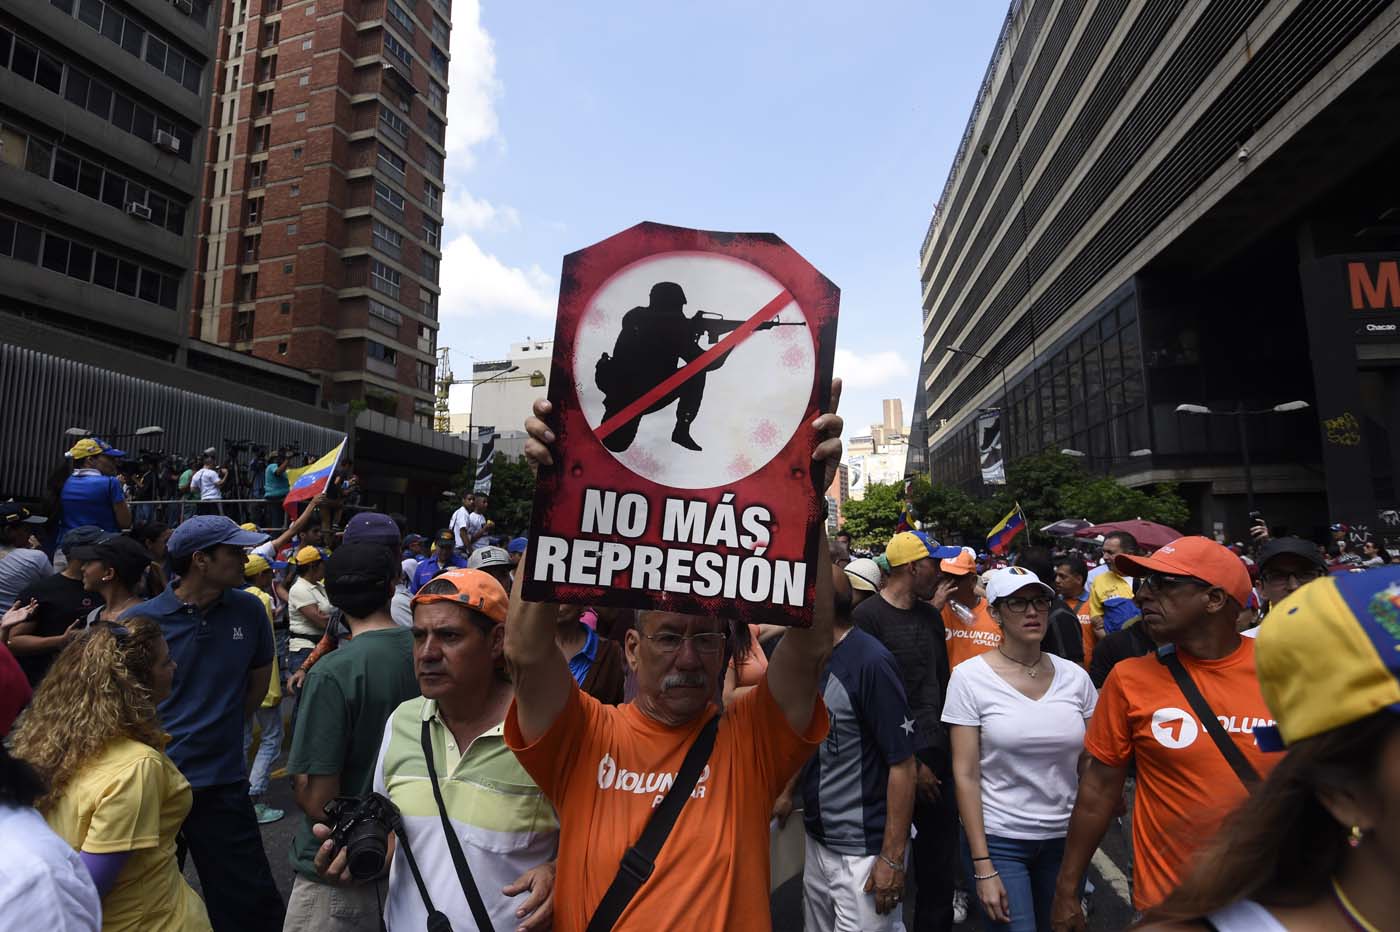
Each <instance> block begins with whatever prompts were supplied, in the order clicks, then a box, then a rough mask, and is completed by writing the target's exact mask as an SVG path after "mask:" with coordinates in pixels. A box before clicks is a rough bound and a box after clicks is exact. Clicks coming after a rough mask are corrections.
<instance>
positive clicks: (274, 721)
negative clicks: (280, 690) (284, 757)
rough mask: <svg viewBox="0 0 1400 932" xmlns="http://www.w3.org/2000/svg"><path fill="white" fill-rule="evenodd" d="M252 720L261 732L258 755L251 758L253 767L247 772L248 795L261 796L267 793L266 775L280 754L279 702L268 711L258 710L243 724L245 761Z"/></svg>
mask: <svg viewBox="0 0 1400 932" xmlns="http://www.w3.org/2000/svg"><path fill="white" fill-rule="evenodd" d="M254 720H256V721H257V723H258V728H260V729H261V730H262V737H261V738H260V739H258V754H257V756H256V757H254V758H253V765H252V767H251V768H250V769H249V771H248V795H249V796H262V795H263V794H264V793H266V792H267V786H268V774H270V773H272V765H273V764H274V763H276V761H277V756H278V755H279V754H281V753H282V704H281V703H280V702H279V703H278V704H277V705H275V706H273V707H272V708H270V709H264V708H259V709H258V710H257V711H256V712H254V713H253V718H251V719H249V720H248V721H246V722H244V723H243V757H244V758H245V759H246V758H247V757H248V748H249V747H251V746H252V744H253V721H254Z"/></svg>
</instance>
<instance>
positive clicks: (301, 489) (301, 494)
mask: <svg viewBox="0 0 1400 932" xmlns="http://www.w3.org/2000/svg"><path fill="white" fill-rule="evenodd" d="M344 452H345V441H344V440H341V441H340V443H338V444H336V446H335V449H333V450H331V451H330V452H329V453H327V454H326V455H325V456H323V457H321V458H320V459H318V460H317V461H316V462H314V463H312V464H311V465H310V466H302V467H300V468H297V469H288V470H287V482H288V483H290V484H291V488H290V489H289V490H288V491H287V497H286V498H285V499H283V500H282V510H283V511H285V512H287V514H289V515H293V514H295V513H296V509H294V508H292V507H291V506H292V505H294V504H296V503H297V502H302V501H306V500H308V499H312V498H315V497H316V496H317V495H320V494H321V493H322V492H324V491H325V490H326V483H328V482H330V479H331V476H333V475H335V468H336V467H337V466H339V465H340V456H341V454H342V453H344Z"/></svg>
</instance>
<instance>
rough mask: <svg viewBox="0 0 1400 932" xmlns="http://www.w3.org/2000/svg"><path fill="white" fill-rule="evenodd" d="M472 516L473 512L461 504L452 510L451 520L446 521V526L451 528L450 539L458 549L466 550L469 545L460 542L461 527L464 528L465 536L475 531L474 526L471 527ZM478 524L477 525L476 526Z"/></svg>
mask: <svg viewBox="0 0 1400 932" xmlns="http://www.w3.org/2000/svg"><path fill="white" fill-rule="evenodd" d="M473 517H474V514H473V513H472V512H470V511H467V506H466V505H463V506H461V507H460V508H458V509H457V510H456V511H454V512H452V520H451V521H450V522H449V523H448V525H447V526H448V527H449V528H451V529H452V540H453V542H454V543H456V545H457V549H458V550H466V549H468V547H469V546H470V545H468V544H464V543H462V529H463V528H466V529H467V536H469V537H470V536H471V533H472V532H473V531H475V528H473V527H472V523H471V519H472V518H473ZM479 526H480V525H478V527H479Z"/></svg>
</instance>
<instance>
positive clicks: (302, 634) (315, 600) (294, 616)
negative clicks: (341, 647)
mask: <svg viewBox="0 0 1400 932" xmlns="http://www.w3.org/2000/svg"><path fill="white" fill-rule="evenodd" d="M308 605H314V606H316V607H317V608H319V609H320V610H321V612H322V613H323V614H325V615H327V616H329V615H330V613H331V600H330V598H329V597H328V596H327V595H326V587H325V586H324V585H322V584H321V583H313V582H308V581H307V580H306V579H305V578H301V577H299V578H298V579H297V581H296V582H294V583H292V588H291V591H289V592H288V593H287V628H288V629H289V630H290V631H291V638H290V639H289V640H288V641H287V649H288V650H310V649H311V648H313V647H315V646H316V642H317V641H319V640H321V635H322V634H323V633H325V629H324V628H318V627H317V626H316V625H314V624H312V623H311V622H310V621H308V620H307V619H306V616H305V615H303V614H302V613H301V610H302V609H303V608H306V607H307V606H308Z"/></svg>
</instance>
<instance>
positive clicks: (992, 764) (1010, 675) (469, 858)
mask: <svg viewBox="0 0 1400 932" xmlns="http://www.w3.org/2000/svg"><path fill="white" fill-rule="evenodd" d="M534 415H535V416H534V417H532V418H531V419H530V420H529V421H528V422H527V424H526V429H527V432H528V433H529V436H530V439H529V441H528V443H527V445H526V455H527V457H528V458H529V459H530V461H531V462H532V463H534V464H535V465H537V466H538V467H540V468H550V467H551V466H552V464H553V446H554V443H555V438H554V435H553V433H552V431H551V430H550V429H549V427H548V426H547V425H548V421H549V420H550V415H551V409H550V406H549V404H548V402H543V401H541V402H538V403H537V404H536V406H535V412H534ZM841 426H842V424H841V420H840V418H839V417H838V416H836V415H835V414H834V413H828V414H824V415H822V416H821V417H820V418H818V419H817V420H816V421H815V422H814V423H813V425H812V427H813V429H814V431H815V432H816V433H817V435H818V439H819V441H820V442H819V444H818V446H817V447H816V451H815V453H814V460H815V461H816V463H817V468H820V469H823V470H826V471H827V472H828V473H830V472H831V471H832V470H834V468H835V466H836V464H837V462H838V461H839V457H840V441H839V439H837V438H839V435H840V431H841ZM70 452H71V453H72V461H73V465H74V467H75V468H74V469H73V472H72V477H71V479H72V480H76V482H75V492H74V495H73V496H72V497H71V498H68V497H65V498H64V502H65V504H64V507H63V509H62V512H61V514H60V515H55V516H54V517H55V518H56V520H55V521H54V522H53V524H54V525H55V527H54V528H52V529H51V528H50V527H49V524H50V521H49V516H45V515H40V514H35V513H32V512H31V511H30V510H29V509H28V508H26V507H23V506H21V505H19V504H16V503H0V530H2V531H3V534H4V541H3V544H4V548H3V549H0V604H3V605H4V606H6V607H7V609H8V610H7V611H6V612H5V614H4V617H3V620H2V621H0V641H2V642H3V644H4V646H3V647H0V735H3V736H5V740H4V743H3V750H0V833H3V835H0V837H3V838H4V839H5V844H4V845H0V929H6V930H7V929H18V928H21V927H23V928H25V929H29V928H36V929H46V930H47V929H53V930H69V929H73V930H78V929H83V930H87V929H98V928H101V929H107V930H158V932H160V930H172V932H173V930H205V929H212V930H217V932H225V930H229V932H232V930H255V932H261V930H276V929H284V930H289V932H296V930H316V932H341V930H346V932H360V930H363V932H374V930H379V929H388V930H391V932H406V930H413V932H416V930H421V929H424V928H427V929H430V930H439V932H440V930H443V929H447V928H451V929H457V930H459V932H461V930H469V929H480V930H484V929H496V930H505V929H520V930H531V932H536V930H544V929H550V928H554V929H560V930H569V932H583V930H585V929H586V930H590V932H592V930H602V929H636V930H642V929H646V930H653V929H677V930H680V929H687V930H688V929H697V930H715V932H720V930H747V929H764V928H768V927H769V923H770V918H769V917H770V887H769V885H770V877H769V869H768V859H769V846H770V837H771V835H772V833H773V831H774V829H775V828H781V827H782V826H783V825H785V824H786V822H787V820H788V819H789V818H792V817H794V816H796V815H799V814H800V820H801V825H802V828H803V835H804V836H805V851H804V868H803V881H802V900H803V920H804V925H805V926H806V927H807V928H809V929H812V930H848V932H856V930H860V932H865V930H876V932H879V930H897V929H900V928H907V929H910V930H918V932H925V930H949V929H951V928H952V927H953V926H954V925H955V924H956V923H959V922H962V921H964V920H966V919H968V918H969V917H970V916H971V917H974V918H976V919H977V920H978V921H979V922H981V923H982V925H983V927H984V928H988V929H1007V930H1015V932H1029V930H1057V932H1058V930H1077V929H1085V928H1087V927H1088V920H1087V914H1088V913H1089V912H1090V911H1091V909H1092V908H1093V902H1094V897H1095V894H1094V892H1093V891H1092V889H1091V886H1090V885H1089V884H1088V879H1089V867H1090V863H1091V860H1092V859H1093V857H1094V854H1095V852H1096V851H1097V850H1098V849H1099V848H1100V845H1101V844H1102V842H1103V840H1104V837H1105V835H1106V834H1107V833H1108V832H1109V831H1110V829H1111V828H1112V827H1113V826H1114V825H1115V824H1123V825H1124V826H1125V827H1126V828H1127V830H1128V831H1129V832H1130V836H1131V856H1132V857H1131V865H1130V869H1129V875H1130V878H1131V890H1132V901H1133V902H1132V906H1133V908H1134V910H1135V912H1136V913H1137V918H1136V919H1135V921H1136V922H1140V923H1141V924H1142V926H1143V927H1145V928H1150V929H1153V930H1173V929H1177V930H1179V929H1217V930H1220V932H1235V930H1294V932H1304V930H1331V929H1339V930H1340V929H1381V928H1394V927H1395V917H1396V916H1400V903H1397V902H1396V899H1397V897H1400V891H1397V889H1396V885H1395V884H1394V882H1393V881H1394V878H1395V877H1396V875H1397V867H1400V864H1397V860H1396V859H1397V856H1398V855H1397V851H1400V825H1398V824H1397V822H1396V819H1395V813H1396V812H1397V811H1400V808H1397V807H1400V728H1397V723H1400V717H1397V716H1398V715H1400V569H1397V568H1395V567H1392V566H1388V565H1385V560H1384V559H1381V560H1375V559H1374V558H1375V557H1377V556H1379V555H1380V552H1379V549H1378V548H1371V549H1373V550H1376V551H1377V553H1375V554H1372V553H1371V552H1370V550H1364V551H1363V552H1362V553H1358V554H1356V557H1357V558H1356V559H1350V558H1349V557H1350V556H1351V549H1350V547H1348V546H1345V543H1346V539H1347V533H1348V529H1335V530H1337V533H1338V534H1339V535H1340V536H1339V537H1338V538H1337V539H1336V540H1334V541H1333V542H1332V548H1331V549H1332V552H1331V553H1330V554H1329V552H1328V549H1327V548H1326V547H1320V546H1318V545H1317V544H1316V543H1313V542H1310V541H1304V540H1301V539H1298V538H1292V537H1281V538H1278V539H1273V538H1271V537H1270V536H1269V533H1268V530H1267V528H1256V529H1254V530H1253V531H1252V540H1251V546H1250V547H1248V548H1242V547H1236V548H1231V547H1227V546H1225V545H1222V544H1220V543H1217V542H1216V541H1213V540H1209V539H1206V538H1203V537H1195V536H1184V537H1180V538H1179V539H1177V540H1174V541H1172V542H1170V543H1167V544H1165V545H1164V546H1161V547H1159V548H1156V549H1155V550H1154V551H1151V552H1149V551H1148V548H1144V547H1141V546H1139V544H1138V542H1137V541H1136V540H1135V539H1134V538H1133V537H1132V535H1130V534H1126V533H1115V534H1110V535H1108V537H1107V538H1105V539H1104V540H1103V541H1102V542H1101V546H1100V547H1099V548H1098V550H1097V552H1086V551H1085V550H1084V549H1082V548H1079V547H1064V548H1055V547H1048V546H1023V547H1021V548H1020V549H1019V551H1018V552H1017V553H1016V554H1015V555H1014V556H1013V557H1010V558H1007V559H1003V558H1000V557H997V556H995V555H988V554H979V553H978V552H977V551H975V550H973V549H971V548H966V547H961V546H947V545H943V544H941V543H940V542H939V541H937V540H935V539H933V537H931V536H930V535H929V534H927V533H924V532H922V531H919V530H909V531H902V532H899V533H896V534H894V535H893V536H892V537H891V538H890V539H889V541H888V542H887V543H886V544H884V545H883V546H882V547H880V548H877V549H878V551H879V552H878V553H872V554H869V555H861V554H857V553H854V552H853V551H852V548H851V542H850V540H849V537H846V536H843V535H841V534H838V535H837V536H836V537H835V538H833V539H832V540H831V541H829V542H827V541H825V537H824V535H823V546H822V547H820V548H819V549H818V561H817V568H816V569H817V573H816V576H815V602H814V619H813V622H812V624H811V626H810V627H807V628H783V627H779V626H769V625H746V624H738V623H733V622H730V621H727V620H725V619H723V618H718V617H709V616H692V615H682V614H673V613H668V612H661V611H640V612H637V611H632V610H630V609H627V610H623V609H617V608H612V607H606V606H591V607H589V606H579V605H553V604H546V603H533V602H527V601H525V600H523V599H522V598H521V596H520V594H519V591H518V589H517V588H516V587H518V584H519V583H520V575H521V574H520V573H519V572H518V567H519V564H520V563H521V561H522V560H523V559H525V557H526V550H527V547H528V542H527V541H526V540H525V539H524V538H518V537H517V538H511V537H508V536H506V535H505V534H503V533H501V532H500V531H499V530H498V529H497V527H496V525H495V524H494V523H493V521H492V519H491V517H490V501H489V498H488V497H487V496H485V495H476V494H475V493H472V492H468V493H465V494H463V496H462V502H461V507H460V508H458V509H457V510H456V512H454V513H453V514H452V516H451V518H450V520H448V521H447V522H446V526H444V527H443V528H441V529H440V530H437V531H436V532H435V533H432V534H431V535H427V536H425V535H422V534H418V533H409V529H408V528H407V527H406V526H405V522H404V521H403V520H402V519H400V518H397V516H393V515H387V514H381V513H378V512H374V511H368V510H360V511H356V512H355V513H353V514H351V513H349V512H347V511H345V510H344V509H341V510H340V511H339V514H338V517H339V519H343V521H342V520H337V519H335V518H332V519H331V520H327V518H326V516H327V514H328V513H331V514H334V513H335V510H336V509H337V503H336V502H335V500H333V499H331V498H328V497H326V496H318V497H317V498H316V499H314V500H312V501H311V502H310V503H309V505H308V507H307V508H306V509H305V510H303V511H302V513H301V514H300V515H299V516H298V517H297V518H296V519H295V520H293V521H292V522H291V523H290V524H289V525H288V526H287V527H286V528H277V529H276V531H275V536H273V535H271V534H268V533H265V532H264V531H263V530H261V529H259V528H258V527H257V525H255V524H253V523H245V524H242V525H240V524H238V523H237V522H235V521H234V520H233V518H232V517H230V516H228V515H224V514H219V513H212V512H211V513H204V514H192V515H188V516H185V515H182V516H181V517H180V519H179V520H178V521H177V522H175V523H174V525H173V526H167V525H165V524H159V523H156V522H155V521H154V520H146V521H143V522H140V523H137V524H135V526H134V527H133V524H132V515H131V513H130V509H127V508H125V507H123V506H124V504H125V502H126V500H127V498H126V495H125V493H124V490H123V489H122V488H121V484H120V482H116V481H115V478H114V476H113V473H112V465H113V463H114V462H115V460H116V458H117V457H116V455H115V454H119V453H120V451H113V450H112V449H111V448H110V447H108V446H107V445H106V444H103V443H102V442H101V441H99V440H96V439H95V438H87V439H84V440H83V441H81V442H79V443H78V444H77V445H75V446H74V447H73V449H72V451H70ZM277 467H278V464H277V463H276V462H269V464H268V466H267V468H268V469H269V470H275V469H277ZM264 488H269V486H267V485H265V486H264ZM271 488H272V489H273V491H274V492H275V491H276V486H271ZM283 494H284V495H285V491H284V492H283ZM277 510H278V512H279V513H280V511H281V506H280V502H279V503H278V507H277ZM51 531H52V532H53V533H50V532H51ZM46 543H47V544H48V545H50V546H51V547H52V553H53V559H52V560H51V559H50V555H49V553H48V552H46V551H45V549H44V547H45V545H46ZM1339 544H1341V545H1342V546H1339ZM1358 549H1360V548H1358ZM279 762H280V763H281V768H282V769H281V770H279V767H278V765H279ZM283 770H284V771H285V773H286V779H288V780H289V781H290V784H291V789H292V798H293V799H294V800H295V805H296V808H297V809H298V810H299V812H297V813H295V815H293V816H292V817H293V818H295V819H296V820H297V827H296V832H295V837H294V839H293V841H292V844H291V849H290V850H289V851H288V852H287V854H286V856H287V857H288V859H289V861H290V864H291V866H292V868H293V870H294V880H293V883H292V886H291V889H290V891H287V892H286V895H284V894H283V893H282V892H279V890H278V887H277V884H276V882H275V880H274V876H273V871H272V869H271V865H270V863H269V861H268V855H267V853H266V846H265V844H264V839H263V836H262V834H261V830H260V825H265V824H269V823H272V822H276V821H278V820H281V819H284V818H288V817H289V814H288V813H287V812H285V811H284V810H281V809H277V808H275V807H274V806H273V805H272V803H271V801H270V798H269V794H270V792H271V788H272V786H273V784H274V782H275V781H276V780H280V779H283V778H282V777H281V775H280V774H281V773H282V771H283ZM187 862H190V863H192V867H193V869H194V871H195V873H196V874H197V875H198V879H199V892H198V893H197V892H196V891H195V890H194V889H193V888H192V887H191V885H190V884H189V883H188V882H187V881H186V879H185V876H186V875H185V873H184V870H185V867H186V864H187Z"/></svg>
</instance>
